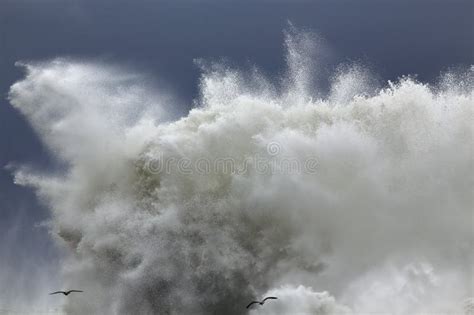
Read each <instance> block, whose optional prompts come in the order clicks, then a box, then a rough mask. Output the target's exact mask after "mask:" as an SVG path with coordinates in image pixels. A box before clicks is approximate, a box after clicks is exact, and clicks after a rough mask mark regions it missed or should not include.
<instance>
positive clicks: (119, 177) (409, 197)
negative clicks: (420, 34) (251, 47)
mask: <svg viewBox="0 0 474 315" xmlns="http://www.w3.org/2000/svg"><path fill="white" fill-rule="evenodd" d="M311 40H312V36H310V35H308V34H305V33H298V32H295V31H290V32H289V34H288V37H287V42H286V43H287V46H288V51H289V53H288V65H289V71H288V76H287V77H286V78H284V79H283V80H281V81H279V83H277V84H272V83H271V82H272V80H268V79H265V78H264V77H263V76H262V75H261V74H259V73H258V72H255V73H252V74H249V73H244V72H241V71H237V70H233V69H230V68H228V67H226V66H225V65H220V66H211V67H207V68H206V69H205V70H204V74H203V77H202V80H201V97H200V99H199V101H198V103H199V105H198V106H196V108H194V109H193V110H191V111H190V112H189V114H188V115H187V116H186V117H183V118H181V119H179V120H176V121H170V120H169V118H167V117H169V116H166V115H165V113H166V112H169V109H170V106H169V105H167V101H166V99H165V98H163V97H160V95H161V94H160V93H161V92H158V91H157V90H156V89H154V88H151V87H150V86H149V85H144V84H143V82H142V81H143V80H142V79H140V78H139V77H136V76H130V75H127V74H126V73H124V72H123V71H119V70H114V69H113V68H112V67H107V66H103V65H98V64H93V63H84V62H76V61H71V60H55V61H52V62H46V63H28V64H26V69H27V74H26V77H25V78H24V79H23V80H22V81H20V82H18V83H16V84H14V85H13V86H12V87H11V91H10V96H9V97H10V101H11V103H12V104H13V106H14V107H15V108H17V109H18V110H19V111H20V112H21V113H23V114H24V115H25V116H26V118H27V119H28V121H29V122H30V123H31V125H32V126H33V128H34V129H35V130H36V132H37V133H38V136H39V137H40V138H41V140H42V141H43V142H44V144H45V145H46V146H47V147H48V148H49V149H50V150H51V153H52V154H53V155H54V156H55V157H56V158H57V159H58V160H59V161H61V162H62V163H64V164H65V165H66V170H65V171H64V172H55V173H54V174H53V173H48V172H45V171H44V170H43V171H40V170H38V171H34V170H26V169H18V170H17V171H16V177H15V178H16V181H17V183H19V184H24V185H29V186H31V187H34V189H36V191H37V194H38V197H39V198H40V199H41V200H42V201H43V202H45V203H46V204H47V205H48V207H49V208H50V209H51V214H52V219H51V220H52V230H53V232H54V233H55V235H56V238H57V241H58V244H63V245H65V247H67V252H68V255H67V257H66V258H65V259H64V261H63V263H62V265H63V277H64V281H65V287H69V286H70V287H74V288H82V289H84V290H85V293H84V294H78V295H76V296H74V298H69V299H67V301H68V304H67V305H66V306H65V311H66V312H67V313H68V314H157V313H159V314H244V313H245V312H246V309H245V306H246V304H247V303H248V301H250V300H252V299H254V298H260V297H262V296H264V295H267V294H274V295H277V296H279V300H276V301H268V302H267V304H265V305H264V306H263V307H256V308H253V309H252V310H251V314H335V313H337V314H341V313H357V314H362V313H368V312H372V313H376V312H378V313H384V314H416V313H424V314H426V313H442V314H449V313H452V314H456V313H460V312H462V310H463V303H464V301H465V300H466V299H467V298H469V297H470V296H473V280H474V278H473V273H472V266H473V261H474V260H473V258H474V257H473V252H474V251H473V241H474V236H473V194H472V192H473V127H472V123H473V121H474V120H473V118H474V117H473V89H472V88H473V85H472V77H473V76H472V69H469V70H467V71H464V72H463V73H449V74H446V75H444V76H443V79H442V80H441V83H440V84H438V85H437V86H429V85H427V84H423V83H421V82H417V81H416V80H414V79H411V78H403V79H401V80H400V81H399V82H397V83H389V84H387V86H386V87H385V88H383V89H376V88H375V87H374V85H373V82H374V81H375V80H373V79H372V78H373V76H372V75H371V74H370V73H369V72H368V71H367V70H365V69H364V67H362V66H360V65H356V66H353V67H347V66H346V67H341V68H339V71H338V72H337V74H335V75H334V77H333V78H332V79H331V82H332V83H331V84H332V85H331V88H330V92H329V94H328V93H324V92H323V91H321V90H318V86H317V81H318V80H313V79H314V76H313V75H312V74H311V73H313V72H314V73H317V72H318V71H317V70H318V69H317V67H318V63H317V62H315V60H312V59H311V58H310V56H313V57H314V56H317V55H318V54H313V53H314V51H315V49H318V48H317V43H318V42H312V41H311ZM310 64H311V65H312V67H316V69H315V68H312V69H308V68H309V67H308V65H310ZM282 82H283V84H281V83H282ZM144 86H145V87H144ZM269 144H272V145H273V146H269ZM252 157H259V158H260V159H262V161H264V162H265V161H267V162H268V165H273V166H274V165H277V167H269V168H268V169H265V171H260V170H259V169H258V167H257V165H256V163H257V162H255V159H252ZM219 159H226V161H228V163H231V164H233V166H234V167H241V166H242V165H244V164H245V165H246V166H247V168H245V171H244V172H239V173H236V172H233V173H232V172H230V171H226V170H227V169H218V170H213V171H202V169H201V168H200V167H199V166H198V165H201V164H199V163H200V162H198V161H208V162H215V161H216V160H219ZM311 159H313V160H312V161H317V167H316V169H315V171H314V168H313V171H311V172H310V171H308V169H307V167H308V166H307V165H306V164H305V163H307V161H308V160H311ZM284 160H288V161H296V162H297V163H300V165H299V166H301V167H300V168H298V169H297V170H296V171H293V172H285V171H283V170H282V168H281V162H282V161H284ZM167 161H168V162H169V161H172V162H173V163H170V165H171V166H170V168H169V170H168V171H163V169H162V168H156V167H153V166H156V165H157V163H158V164H159V165H162V163H164V162H167ZM180 161H181V162H180ZM183 161H185V162H183ZM160 163H161V164H160ZM180 163H181V164H180ZM272 163H273V164H272ZM279 163H280V164H279ZM184 164H186V165H184ZM313 166H314V165H313Z"/></svg>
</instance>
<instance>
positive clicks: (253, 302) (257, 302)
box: [247, 301, 260, 308]
mask: <svg viewBox="0 0 474 315" xmlns="http://www.w3.org/2000/svg"><path fill="white" fill-rule="evenodd" d="M255 303H256V304H260V302H259V301H252V302H250V304H249V305H247V308H249V307H250V306H252V304H255Z"/></svg>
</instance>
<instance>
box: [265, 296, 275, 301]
mask: <svg viewBox="0 0 474 315" xmlns="http://www.w3.org/2000/svg"><path fill="white" fill-rule="evenodd" d="M266 300H278V298H277V297H276V296H267V297H266V298H264V299H263V301H262V302H265V301H266Z"/></svg>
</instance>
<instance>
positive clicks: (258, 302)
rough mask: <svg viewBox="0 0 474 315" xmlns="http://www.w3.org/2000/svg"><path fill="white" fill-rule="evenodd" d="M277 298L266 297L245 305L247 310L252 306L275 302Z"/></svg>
mask: <svg viewBox="0 0 474 315" xmlns="http://www.w3.org/2000/svg"><path fill="white" fill-rule="evenodd" d="M277 299H278V298H276V297H274V296H268V297H266V298H264V299H263V300H262V301H252V302H251V303H250V304H249V305H247V308H249V307H250V306H252V304H260V305H263V303H265V301H266V300H277Z"/></svg>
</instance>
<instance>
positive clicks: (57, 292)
mask: <svg viewBox="0 0 474 315" xmlns="http://www.w3.org/2000/svg"><path fill="white" fill-rule="evenodd" d="M59 293H62V294H66V292H64V291H56V292H51V293H50V294H49V295H53V294H59Z"/></svg>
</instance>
